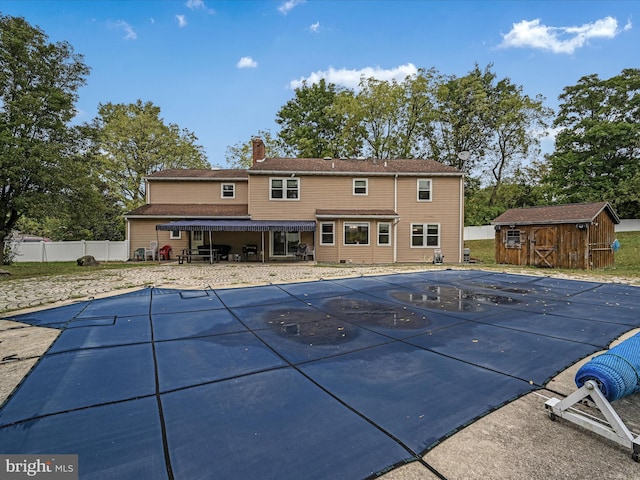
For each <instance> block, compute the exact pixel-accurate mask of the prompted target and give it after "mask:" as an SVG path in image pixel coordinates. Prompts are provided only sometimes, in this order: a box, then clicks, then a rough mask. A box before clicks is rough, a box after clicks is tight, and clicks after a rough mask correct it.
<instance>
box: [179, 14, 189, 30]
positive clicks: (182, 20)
mask: <svg viewBox="0 0 640 480" xmlns="http://www.w3.org/2000/svg"><path fill="white" fill-rule="evenodd" d="M176 20H178V26H179V27H180V28H182V27H186V26H187V17H185V16H184V15H176Z"/></svg>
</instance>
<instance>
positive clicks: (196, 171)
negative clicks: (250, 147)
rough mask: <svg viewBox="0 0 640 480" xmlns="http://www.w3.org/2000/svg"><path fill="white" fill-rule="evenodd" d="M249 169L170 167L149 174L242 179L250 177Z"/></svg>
mask: <svg viewBox="0 0 640 480" xmlns="http://www.w3.org/2000/svg"><path fill="white" fill-rule="evenodd" d="M248 177H249V175H248V174H247V171H246V170H244V169H241V168H233V169H220V170H214V169H206V168H170V169H168V170H161V171H159V172H155V173H152V174H151V175H147V178H148V179H150V180H200V179H216V178H219V179H221V180H224V179H227V178H234V179H242V178H248Z"/></svg>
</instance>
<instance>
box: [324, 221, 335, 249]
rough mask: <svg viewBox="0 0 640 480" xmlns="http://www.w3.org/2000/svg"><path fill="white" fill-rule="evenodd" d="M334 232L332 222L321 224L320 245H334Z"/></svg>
mask: <svg viewBox="0 0 640 480" xmlns="http://www.w3.org/2000/svg"><path fill="white" fill-rule="evenodd" d="M335 230H336V224H335V223H333V222H330V223H321V224H320V245H335V244H336V240H335Z"/></svg>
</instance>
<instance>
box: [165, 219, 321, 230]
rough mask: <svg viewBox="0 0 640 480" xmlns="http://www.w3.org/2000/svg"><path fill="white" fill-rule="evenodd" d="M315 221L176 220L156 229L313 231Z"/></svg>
mask: <svg viewBox="0 0 640 480" xmlns="http://www.w3.org/2000/svg"><path fill="white" fill-rule="evenodd" d="M315 229H316V222H315V221H303V220H176V221H174V222H169V223H162V224H159V225H156V230H164V231H172V230H178V231H182V232H185V231H202V232H269V231H277V232H313V231H315Z"/></svg>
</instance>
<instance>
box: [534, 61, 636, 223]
mask: <svg viewBox="0 0 640 480" xmlns="http://www.w3.org/2000/svg"><path fill="white" fill-rule="evenodd" d="M560 100H561V101H562V103H561V105H560V110H559V112H558V115H557V117H556V119H555V122H554V125H555V127H557V128H559V129H560V132H559V133H558V135H557V137H556V150H555V152H554V153H553V154H551V155H550V157H549V161H550V166H551V171H550V174H549V176H548V177H547V178H546V181H547V182H548V183H549V184H550V185H551V186H552V188H553V191H554V194H555V196H556V198H557V199H558V201H560V202H591V201H609V202H610V203H611V204H612V206H613V207H614V209H615V210H616V211H617V212H618V214H619V215H620V216H622V217H626V218H634V217H636V218H637V216H638V215H640V199H639V198H638V188H637V187H638V184H639V183H640V182H639V178H640V162H639V160H638V159H639V158H640V141H639V139H640V69H637V68H629V69H625V70H623V71H622V73H621V74H620V75H616V76H614V77H611V78H609V79H606V80H601V79H600V78H599V77H598V76H597V75H587V76H585V77H582V78H581V79H580V80H579V81H578V83H577V84H576V85H574V86H569V87H566V88H565V89H564V91H563V93H562V95H561V96H560Z"/></svg>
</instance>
